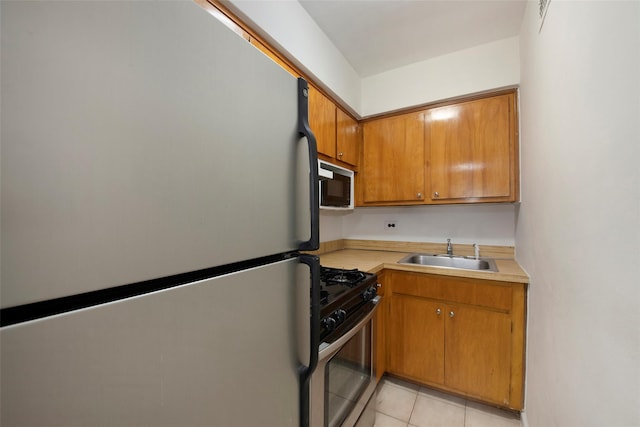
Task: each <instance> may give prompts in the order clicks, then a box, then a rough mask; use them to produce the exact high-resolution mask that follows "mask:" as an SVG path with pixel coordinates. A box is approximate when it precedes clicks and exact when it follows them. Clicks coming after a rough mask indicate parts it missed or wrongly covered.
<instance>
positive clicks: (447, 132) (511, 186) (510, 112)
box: [425, 93, 519, 203]
mask: <svg viewBox="0 0 640 427" xmlns="http://www.w3.org/2000/svg"><path fill="white" fill-rule="evenodd" d="M425 141H426V147H427V153H428V154H427V155H428V157H429V166H430V167H429V171H428V176H427V179H428V181H429V185H428V188H429V189H430V191H429V196H428V199H430V200H431V202H433V203H438V202H443V203H460V202H467V203H469V202H499V201H508V202H513V201H516V200H517V198H518V191H519V189H518V176H517V169H518V168H517V166H518V164H517V162H518V155H517V147H518V144H517V136H516V104H515V94H514V93H509V94H505V95H499V96H492V97H488V98H482V99H477V100H473V101H468V102H461V103H456V104H452V105H447V106H443V107H439V108H432V109H429V110H427V111H426V112H425Z"/></svg>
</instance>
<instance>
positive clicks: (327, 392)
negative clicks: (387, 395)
mask: <svg viewBox="0 0 640 427" xmlns="http://www.w3.org/2000/svg"><path fill="white" fill-rule="evenodd" d="M320 282H321V287H320V294H321V295H320V299H321V302H320V319H321V323H320V342H321V344H320V354H319V358H318V359H319V360H318V367H317V369H316V371H315V372H314V374H313V377H312V378H311V427H338V426H345V427H348V426H355V425H357V426H358V427H360V426H363V427H364V426H372V425H373V423H374V421H375V395H374V391H375V371H374V365H373V360H374V345H373V329H374V328H373V323H374V321H375V320H374V314H375V310H376V306H377V303H378V300H379V298H380V297H377V295H376V294H377V276H376V275H375V274H371V273H365V272H362V271H358V270H341V269H335V268H326V267H322V268H321V273H320ZM372 396H373V397H372ZM367 402H369V403H370V404H369V405H367ZM371 402H373V403H372V404H371ZM365 407H366V408H367V409H366V410H365V411H364V412H363V408H365Z"/></svg>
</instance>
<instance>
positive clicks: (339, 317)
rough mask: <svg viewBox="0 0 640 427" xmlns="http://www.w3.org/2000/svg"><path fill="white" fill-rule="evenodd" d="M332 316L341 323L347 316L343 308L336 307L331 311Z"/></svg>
mask: <svg viewBox="0 0 640 427" xmlns="http://www.w3.org/2000/svg"><path fill="white" fill-rule="evenodd" d="M332 317H333V318H334V319H336V322H337V323H342V322H344V319H346V318H347V312H346V311H344V310H343V309H338V310H336V311H335V312H334V313H333V316H332Z"/></svg>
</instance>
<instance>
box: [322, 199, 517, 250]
mask: <svg viewBox="0 0 640 427" xmlns="http://www.w3.org/2000/svg"><path fill="white" fill-rule="evenodd" d="M515 212H516V205H515V204H481V205H477V204H476V205H446V206H445V205H438V206H394V207H366V208H356V209H355V210H354V211H351V212H350V213H341V214H340V215H336V214H329V213H321V215H320V217H321V221H320V240H321V241H323V242H325V241H330V240H337V239H341V238H344V239H363V240H394V241H407V242H440V241H443V242H445V241H446V239H447V238H450V239H451V240H452V242H453V243H454V244H456V243H466V244H472V243H478V244H480V245H483V244H484V245H499V246H514V245H515ZM388 222H394V223H395V227H387V226H386V225H387V223H388Z"/></svg>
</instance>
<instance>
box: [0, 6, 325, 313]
mask: <svg viewBox="0 0 640 427" xmlns="http://www.w3.org/2000/svg"><path fill="white" fill-rule="evenodd" d="M0 7H1V13H0V17H1V20H2V22H1V24H2V25H1V43H2V45H1V50H2V62H1V67H2V70H1V76H2V80H1V83H2V86H1V90H2V106H1V108H2V118H1V120H2V123H1V132H2V135H1V137H2V168H1V174H2V175H1V186H2V187H1V195H2V200H1V205H2V218H1V233H2V252H1V254H2V272H1V273H2V277H1V279H2V307H12V306H18V305H22V304H27V303H32V302H35V301H43V300H49V299H53V298H59V297H63V296H67V295H74V294H78V293H83V292H88V291H93V290H97V289H103V288H109V287H113V286H117V285H123V284H128V283H134V282H139V281H145V280H149V279H154V278H158V277H165V276H169V275H175V274H178V273H183V272H187V271H194V270H198V269H203V268H208V267H213V266H220V265H226V264H229V263H234V262H237V261H241V260H246V259H254V258H258V257H262V256H265V255H272V254H278V253H283V252H287V251H291V250H296V249H298V246H299V244H300V242H302V241H306V240H307V239H309V238H310V233H311V232H310V216H311V211H312V209H311V208H310V204H311V201H310V200H309V199H310V195H309V186H310V170H311V167H312V166H310V164H309V151H313V150H310V148H309V145H310V144H309V141H307V138H306V137H301V136H300V135H301V133H300V132H299V123H298V121H299V120H298V101H299V99H298V97H299V96H302V95H300V90H299V88H298V81H297V79H296V78H294V77H293V76H291V75H290V74H288V73H287V72H286V71H284V70H283V69H281V68H280V67H279V66H278V65H277V64H275V63H274V62H273V61H272V60H270V59H269V58H267V57H266V56H265V55H263V54H262V53H261V52H259V51H258V50H257V49H255V48H254V47H252V46H251V45H250V44H249V43H248V42H247V41H246V40H244V39H242V38H241V37H239V36H238V35H237V34H235V33H234V32H232V31H231V30H229V29H228V28H227V27H225V26H224V25H222V24H221V23H220V22H219V21H218V20H217V19H215V18H214V17H212V16H211V15H210V14H209V13H208V12H207V11H205V10H204V9H202V8H201V7H200V6H199V5H197V4H195V3H194V2H189V1H187V2H185V1H172V2H102V1H101V2H59V1H53V2H51V1H42V2H38V1H34V2H21V1H15V2H14V1H7V2H4V1H3V2H1V4H0ZM302 102H306V98H303V101H302Z"/></svg>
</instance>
